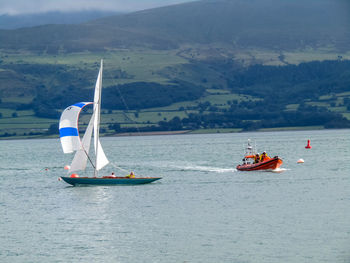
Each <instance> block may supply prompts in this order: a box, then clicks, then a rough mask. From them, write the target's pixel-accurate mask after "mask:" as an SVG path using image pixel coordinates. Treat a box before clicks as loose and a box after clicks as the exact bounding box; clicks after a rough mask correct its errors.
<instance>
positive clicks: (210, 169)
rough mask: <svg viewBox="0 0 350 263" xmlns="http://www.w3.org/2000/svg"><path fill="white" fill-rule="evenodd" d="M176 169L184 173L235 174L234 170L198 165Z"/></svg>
mask: <svg viewBox="0 0 350 263" xmlns="http://www.w3.org/2000/svg"><path fill="white" fill-rule="evenodd" d="M176 168H178V169H181V170H185V171H201V172H214V173H228V172H236V171H237V170H236V169H235V168H220V167H211V166H200V165H193V166H192V165H190V166H184V167H179V166H177V167H176Z"/></svg>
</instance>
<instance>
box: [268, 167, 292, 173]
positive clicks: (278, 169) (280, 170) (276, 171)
mask: <svg viewBox="0 0 350 263" xmlns="http://www.w3.org/2000/svg"><path fill="white" fill-rule="evenodd" d="M287 170H288V169H286V168H276V169H274V170H270V172H272V173H282V172H284V171H287Z"/></svg>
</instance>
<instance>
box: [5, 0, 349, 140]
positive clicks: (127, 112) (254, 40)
mask: <svg viewBox="0 0 350 263" xmlns="http://www.w3.org/2000/svg"><path fill="white" fill-rule="evenodd" d="M325 10H327V12H325ZM347 10H349V4H348V2H347V1H345V0H344V1H343V0H339V1H336V2H335V1H333V0H310V1H307V2H305V1H301V0H295V1H285V0H250V1H246V0H232V1H229V0H207V1H196V2H192V3H187V4H180V5H174V6H169V7H162V8H156V9H151V10H145V11H141V12H135V13H131V14H127V15H118V16H110V17H106V18H102V19H98V20H94V21H90V22H88V23H84V24H75V25H42V26H37V27H32V28H21V29H16V30H0V80H1V81H0V137H1V138H11V137H13V136H17V137H20V136H22V137H27V136H31V137H35V136H48V135H50V134H55V133H57V121H58V118H59V114H60V112H61V111H62V110H63V109H64V108H65V107H66V106H68V105H70V104H72V103H75V102H77V101H88V100H91V99H92V94H93V87H94V83H95V80H96V76H97V71H98V67H99V64H98V63H99V61H100V59H101V58H103V59H104V60H105V67H104V69H105V70H104V79H103V85H104V92H103V98H102V99H103V105H102V107H103V115H102V128H103V131H102V132H103V133H105V134H113V133H115V132H133V131H135V132H138V131H160V130H198V129H199V130H203V129H205V130H207V131H208V130H210V131H215V130H217V131H221V130H222V129H228V130H230V131H237V130H242V129H243V130H257V129H267V128H273V129H275V128H281V127H282V128H288V127H289V128H290V127H293V128H295V127H300V128H301V127H302V128H305V127H307V126H309V127H310V126H312V127H317V128H320V127H321V128H324V127H325V128H344V127H350V124H349V120H350V62H349V60H350V51H349V50H350V48H349V45H350V44H349V43H350V42H349V40H350V38H349V34H350V32H348V30H347V28H348V27H347V26H348V24H349V22H350V21H349V20H348V12H347ZM83 126H84V121H83V123H82V127H83Z"/></svg>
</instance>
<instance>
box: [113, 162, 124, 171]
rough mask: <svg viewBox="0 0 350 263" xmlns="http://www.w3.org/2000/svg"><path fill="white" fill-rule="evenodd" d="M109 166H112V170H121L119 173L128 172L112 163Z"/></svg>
mask: <svg viewBox="0 0 350 263" xmlns="http://www.w3.org/2000/svg"><path fill="white" fill-rule="evenodd" d="M111 165H112V166H113V167H114V168H117V169H119V170H121V171H123V172H128V170H125V169H123V168H121V167H119V166H117V165H115V164H114V163H111Z"/></svg>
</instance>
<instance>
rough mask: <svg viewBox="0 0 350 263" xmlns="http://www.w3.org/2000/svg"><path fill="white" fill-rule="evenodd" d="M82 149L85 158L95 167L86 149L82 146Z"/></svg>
mask: <svg viewBox="0 0 350 263" xmlns="http://www.w3.org/2000/svg"><path fill="white" fill-rule="evenodd" d="M83 150H84V153H85V154H86V156H87V158H88V159H89V161H90V163H91V165H92V167H93V168H94V169H95V165H94V163H93V161H92V160H91V158H90V156H89V154H88V153H87V152H86V150H85V149H84V147H83Z"/></svg>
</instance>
